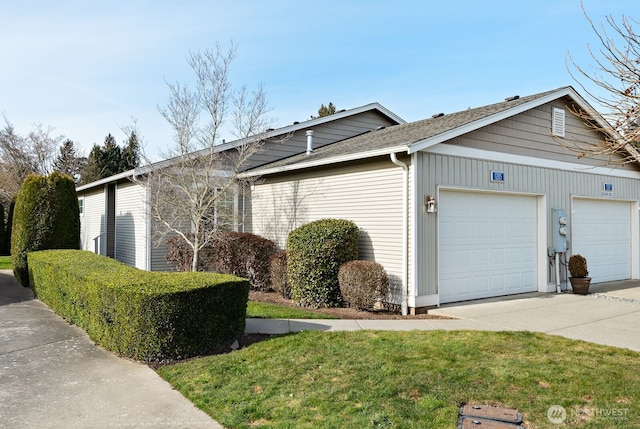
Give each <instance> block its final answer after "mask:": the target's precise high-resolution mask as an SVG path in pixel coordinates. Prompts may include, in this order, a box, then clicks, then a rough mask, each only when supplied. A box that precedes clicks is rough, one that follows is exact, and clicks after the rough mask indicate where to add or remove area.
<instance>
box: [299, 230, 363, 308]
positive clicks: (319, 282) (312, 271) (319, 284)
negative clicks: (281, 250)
mask: <svg viewBox="0 0 640 429" xmlns="http://www.w3.org/2000/svg"><path fill="white" fill-rule="evenodd" d="M357 258H358V227H357V226H356V224H354V223H353V222H351V221H348V220H342V219H322V220H318V221H315V222H310V223H307V224H305V225H302V226H300V227H299V228H296V229H294V230H293V231H291V233H290V234H289V237H288V238H287V274H288V278H289V284H290V285H291V298H292V299H293V300H294V301H296V302H297V303H298V304H299V305H302V306H306V307H314V308H318V307H336V306H339V305H341V304H342V298H341V296H340V287H339V284H338V271H339V270H340V266H341V265H342V264H344V263H345V262H348V261H352V260H354V259H357Z"/></svg>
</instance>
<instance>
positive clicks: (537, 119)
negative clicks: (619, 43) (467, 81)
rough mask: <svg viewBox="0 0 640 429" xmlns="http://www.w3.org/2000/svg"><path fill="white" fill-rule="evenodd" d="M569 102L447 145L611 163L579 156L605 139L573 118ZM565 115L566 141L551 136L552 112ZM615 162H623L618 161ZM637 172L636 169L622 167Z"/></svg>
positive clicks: (602, 158)
mask: <svg viewBox="0 0 640 429" xmlns="http://www.w3.org/2000/svg"><path fill="white" fill-rule="evenodd" d="M568 103H569V100H567V99H561V100H556V101H555V102H553V103H549V104H545V105H543V106H540V107H538V108H536V109H532V110H528V111H526V112H524V113H521V114H519V115H515V116H513V117H511V118H508V119H505V120H502V121H500V122H497V123H495V124H493V125H489V126H486V127H483V128H481V129H480V130H477V131H473V132H470V133H468V134H465V135H463V136H460V137H458V138H455V139H453V140H451V141H450V142H448V143H451V144H455V145H459V146H464V147H469V148H475V149H483V150H488V151H495V152H504V153H510V154H515V155H523V156H532V157H536V158H543V159H553V160H557V161H565V162H572V163H576V164H584V165H605V164H607V163H609V162H610V160H609V157H608V156H607V155H600V156H595V157H594V158H593V159H589V158H587V157H584V156H579V155H580V154H581V153H582V151H580V150H578V146H582V145H592V146H595V145H598V144H600V143H601V142H602V137H601V135H600V134H599V133H596V132H595V131H593V130H592V129H590V128H589V127H587V126H585V125H584V124H583V122H582V120H581V119H580V118H578V117H577V116H576V115H574V114H572V113H571V112H570V110H569V106H568ZM554 107H557V108H561V109H564V110H565V111H566V114H565V120H566V135H565V137H564V138H559V137H553V136H552V135H551V121H552V111H553V108H554ZM614 159H621V158H620V157H615V156H614ZM621 168H625V169H629V170H636V171H637V170H638V167H636V166H631V165H628V166H625V167H621Z"/></svg>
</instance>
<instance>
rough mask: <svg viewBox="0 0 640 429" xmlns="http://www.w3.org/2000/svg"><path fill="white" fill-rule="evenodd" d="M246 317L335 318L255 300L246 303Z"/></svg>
mask: <svg viewBox="0 0 640 429" xmlns="http://www.w3.org/2000/svg"><path fill="white" fill-rule="evenodd" d="M247 317H250V318H251V317H253V318H258V319H336V317H333V316H329V315H326V314H319V313H315V312H312V311H306V310H302V309H298V308H291V307H286V306H283V305H277V304H270V303H266V302H257V301H249V302H248V303H247Z"/></svg>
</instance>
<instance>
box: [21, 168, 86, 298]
mask: <svg viewBox="0 0 640 429" xmlns="http://www.w3.org/2000/svg"><path fill="white" fill-rule="evenodd" d="M79 248H80V209H79V207H78V197H77V194H76V189H75V183H74V182H73V179H72V178H71V177H69V176H65V175H62V174H60V173H58V172H54V173H51V174H50V175H49V176H48V177H44V176H39V175H36V174H30V175H29V176H27V178H26V179H25V180H24V183H23V184H22V187H21V188H20V191H19V192H18V196H17V197H16V205H15V209H14V213H13V226H12V237H11V255H12V257H13V258H12V259H13V267H14V275H15V277H16V279H17V280H18V281H19V282H20V284H22V285H23V286H25V287H28V286H29V271H28V266H27V253H29V252H32V251H36V250H46V249H79Z"/></svg>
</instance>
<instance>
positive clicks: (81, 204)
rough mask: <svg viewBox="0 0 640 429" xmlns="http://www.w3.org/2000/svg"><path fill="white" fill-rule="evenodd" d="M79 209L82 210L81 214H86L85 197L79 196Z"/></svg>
mask: <svg viewBox="0 0 640 429" xmlns="http://www.w3.org/2000/svg"><path fill="white" fill-rule="evenodd" d="M78 209H79V211H80V216H84V197H80V198H78Z"/></svg>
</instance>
